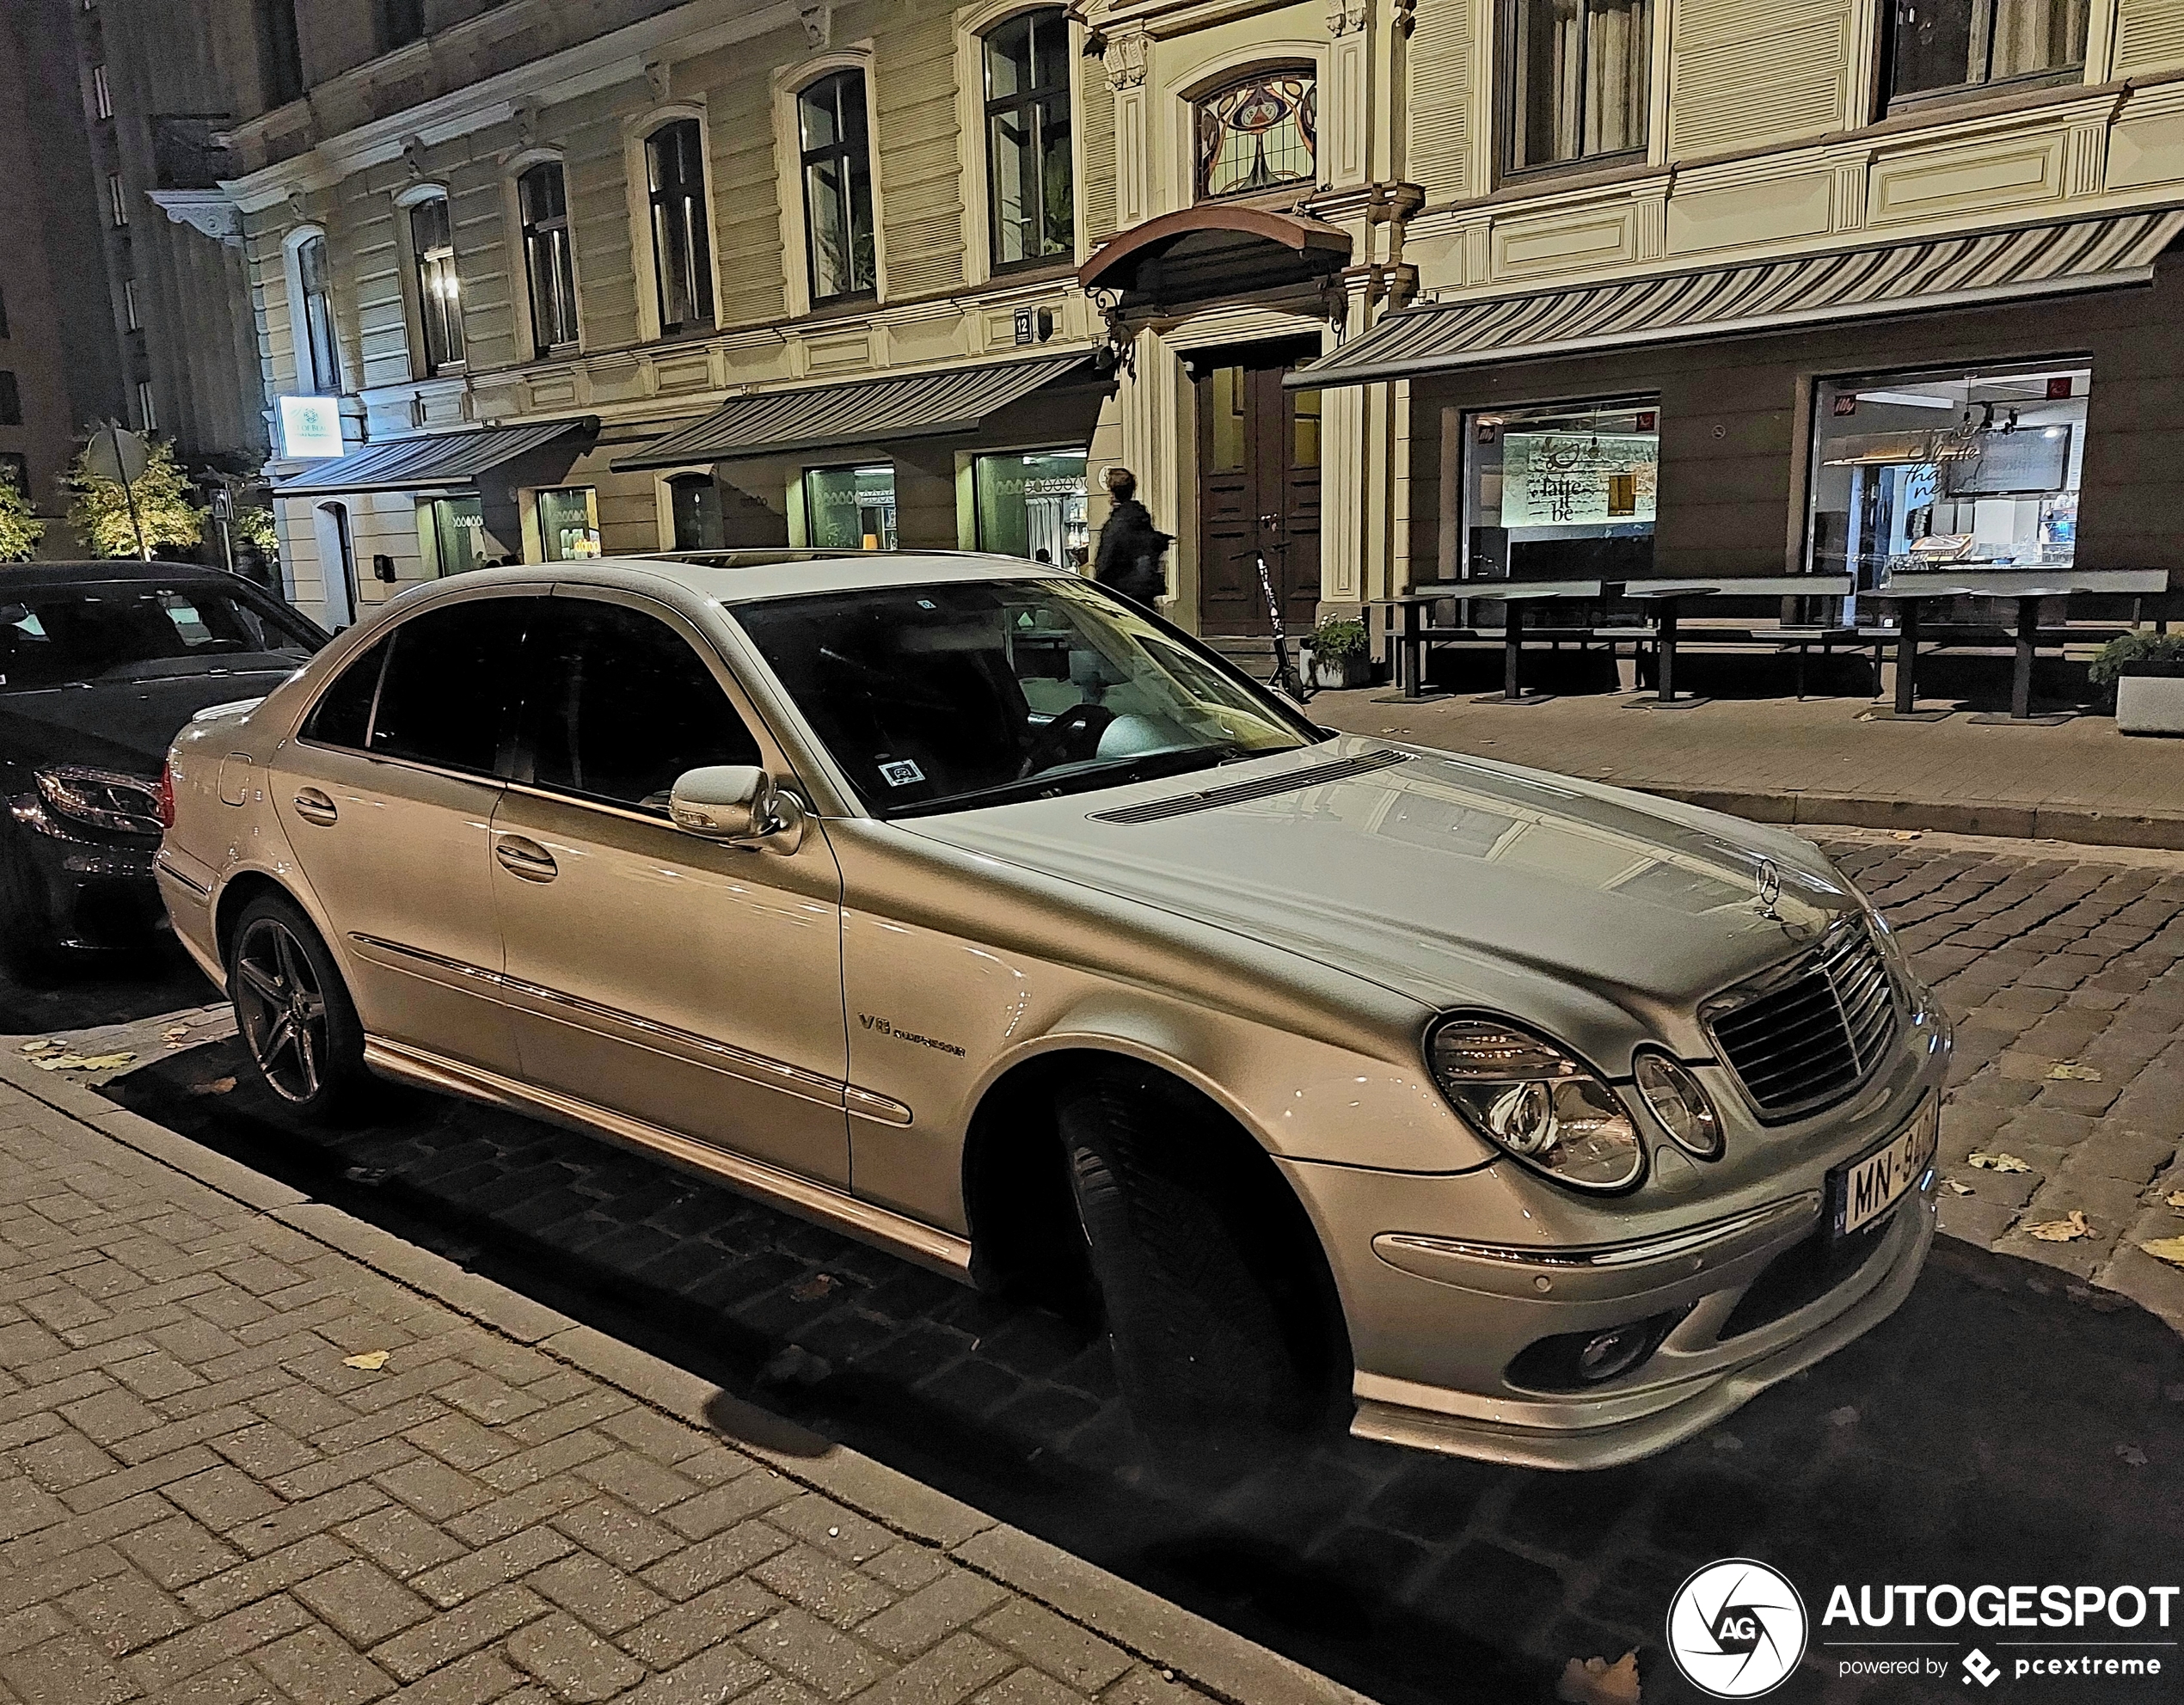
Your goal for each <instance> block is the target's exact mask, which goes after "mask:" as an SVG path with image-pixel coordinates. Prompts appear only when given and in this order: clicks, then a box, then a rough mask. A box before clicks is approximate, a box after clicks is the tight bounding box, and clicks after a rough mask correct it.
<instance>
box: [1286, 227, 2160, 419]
mask: <svg viewBox="0 0 2184 1705" xmlns="http://www.w3.org/2000/svg"><path fill="white" fill-rule="evenodd" d="M2180 230H2184V212H2180V211H2178V210H2176V209H2174V208H2162V209H2156V210H2155V211H2152V212H2142V213H2118V214H2113V215H2110V216H2109V217H2107V218H2097V219H2071V220H2068V221H2064V222H2063V223H2060V224H2039V225H2019V226H2015V227H2013V228H2011V229H2009V230H1991V231H1985V232H1981V233H1978V234H1976V235H1972V236H1947V237H1927V238H1922V239H1920V240H1918V241H1916V242H1895V243H1875V244H1869V245H1867V246H1865V247H1862V248H1844V249H1836V250H1833V251H1831V252H1830V253H1827V254H1822V255H1796V256H1793V257H1790V258H1788V259H1784V260H1780V261H1755V262H1753V263H1751V264H1750V265H1746V266H1740V267H1708V268H1704V269H1699V270H1691V271H1685V272H1675V273H1656V274H1653V275H1652V276H1650V277H1647V278H1636V279H1614V280H1611V281H1610V282H1608V283H1604V284H1595V285H1577V286H1574V287H1570V288H1567V289H1560V290H1549V291H1527V292H1525V294H1523V295H1520V296H1496V297H1486V298H1483V299H1482V300H1478V301H1472V302H1451V303H1436V304H1429V305H1426V306H1421V307H1416V308H1408V309H1405V310H1402V311H1401V312H1400V313H1395V314H1390V316H1388V317H1387V318H1386V319H1384V320H1383V321H1382V322H1380V323H1379V324H1378V325H1377V326H1375V327H1374V328H1372V329H1371V331H1369V332H1367V333H1366V334H1365V335H1364V336H1363V337H1360V338H1358V339H1356V340H1353V342H1351V343H1349V344H1347V345H1346V346H1344V347H1342V348H1340V349H1338V350H1336V351H1334V353H1332V354H1330V355H1328V356H1325V357H1323V358H1322V359H1320V360H1318V361H1316V362H1315V363H1313V364H1312V365H1310V366H1309V367H1304V368H1301V369H1299V370H1298V371H1296V372H1294V373H1291V375H1290V376H1289V377H1288V379H1287V380H1286V381H1285V383H1288V384H1289V385H1291V387H1293V388H1296V389H1320V388H1322V387H1324V386H1328V385H1351V384H1361V383H1365V382H1366V381H1368V380H1372V379H1394V378H1410V377H1415V376H1417V375H1419V374H1423V373H1439V372H1447V371H1452V370H1455V369H1458V368H1465V367H1482V366H1488V365H1500V364H1502V363H1506V362H1510V361H1537V360H1541V359H1548V358H1550V357H1555V356H1563V355H1581V354H1585V353H1589V352H1592V351H1595V350H1607V349H1627V348H1629V347H1632V346H1633V345H1637V344H1660V343H1681V342H1689V341H1691V340H1696V339H1700V338H1709V337H1719V336H1723V335H1726V334H1731V333H1735V332H1758V331H1772V330H1776V329H1778V328H1788V327H1795V326H1809V325H1819V324H1823V323H1825V322H1831V321H1842V320H1866V319H1877V318H1880V317H1882V316H1887V315H1894V314H1911V313H1924V312H1929V311H1930V310H1935V309H1942V308H1964V307H1972V306H1977V305H1979V304H1988V303H2003V302H2015V301H2019V300H2022V299H2024V298H2026V297H2039V296H2059V295H2063V294H2065V293H2070V292H2075V291H2090V290H2104V289H2109V288H2113V287H2114V286H2117V285H2144V284H2149V283H2151V282H2152V279H2153V275H2154V257H2155V256H2156V255H2159V254H2160V253H2161V252H2162V250H2163V249H2164V248H2168V247H2169V243H2170V242H2171V241H2173V240H2174V239H2175V236H2177V234H2178V232H2179V231H2180Z"/></svg>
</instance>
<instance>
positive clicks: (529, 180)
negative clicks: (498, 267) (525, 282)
mask: <svg viewBox="0 0 2184 1705" xmlns="http://www.w3.org/2000/svg"><path fill="white" fill-rule="evenodd" d="M516 205H517V211H518V214H519V216H520V217H521V218H522V220H523V230H524V275H525V278H526V279H529V280H530V284H531V344H532V346H533V347H535V348H536V349H537V352H538V353H539V354H541V355H543V354H545V353H547V352H548V351H549V350H554V349H562V348H566V347H568V346H569V345H571V344H574V342H575V341H576V261H575V257H574V255H572V254H571V253H570V250H569V240H568V188H567V183H566V181H564V179H563V178H562V176H561V166H560V165H559V164H558V163H556V162H554V161H551V160H549V161H546V162H544V163H543V164H540V165H537V166H533V167H532V168H531V169H530V170H529V171H527V172H525V174H524V175H522V176H521V177H519V178H518V179H517V180H516Z"/></svg>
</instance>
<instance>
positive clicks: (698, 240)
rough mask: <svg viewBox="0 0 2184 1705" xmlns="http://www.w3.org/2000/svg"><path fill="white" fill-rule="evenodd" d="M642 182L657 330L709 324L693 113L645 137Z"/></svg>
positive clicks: (708, 257)
mask: <svg viewBox="0 0 2184 1705" xmlns="http://www.w3.org/2000/svg"><path fill="white" fill-rule="evenodd" d="M645 187H646V191H647V195H648V196H649V198H650V199H651V203H652V259H653V277H654V279H657V281H658V284H659V330H660V335H661V336H663V337H666V336H670V335H672V334H674V333H676V332H686V331H691V330H694V329H696V328H700V327H704V326H709V325H711V324H712V323H713V244H712V237H711V233H710V231H709V230H708V229H707V223H706V217H705V142H704V135H703V132H701V131H700V130H699V128H698V123H697V120H696V119H677V120H674V121H672V123H669V124H665V125H662V126H660V127H659V129H658V130H656V131H654V132H653V133H652V134H651V135H650V136H648V137H647V138H645Z"/></svg>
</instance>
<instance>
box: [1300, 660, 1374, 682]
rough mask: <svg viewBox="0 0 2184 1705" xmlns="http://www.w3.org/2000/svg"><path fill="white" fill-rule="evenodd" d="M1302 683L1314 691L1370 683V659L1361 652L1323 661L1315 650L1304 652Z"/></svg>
mask: <svg viewBox="0 0 2184 1705" xmlns="http://www.w3.org/2000/svg"><path fill="white" fill-rule="evenodd" d="M1304 684H1305V685H1306V686H1308V687H1310V688H1311V689H1312V690H1314V691H1316V692H1322V691H1328V690H1334V691H1340V690H1344V689H1346V688H1350V687H1369V686H1371V684H1372V659H1371V658H1370V657H1368V656H1366V655H1365V654H1364V653H1353V655H1351V656H1348V657H1345V658H1340V659H1335V660H1334V661H1332V662H1328V661H1324V660H1322V658H1321V656H1320V654H1319V653H1317V652H1316V651H1308V652H1306V653H1304Z"/></svg>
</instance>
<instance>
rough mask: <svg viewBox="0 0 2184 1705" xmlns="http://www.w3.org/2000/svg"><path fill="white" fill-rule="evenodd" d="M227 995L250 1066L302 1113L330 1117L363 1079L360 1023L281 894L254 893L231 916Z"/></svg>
mask: <svg viewBox="0 0 2184 1705" xmlns="http://www.w3.org/2000/svg"><path fill="white" fill-rule="evenodd" d="M228 996H229V998H230V1000H231V1001H232V1002H233V1003H234V1004H235V1021H236V1028H237V1030H238V1031H239V1032H240V1033H241V1034H242V1045H243V1051H244V1052H245V1053H247V1054H248V1056H249V1058H250V1069H251V1070H252V1071H253V1072H255V1074H256V1076H257V1078H258V1081H259V1082H261V1083H262V1084H264V1085H265V1087H266V1088H267V1090H269V1091H270V1092H271V1093H272V1094H273V1097H274V1099H276V1100H277V1101H281V1102H283V1103H284V1104H285V1105H286V1106H288V1107H292V1108H294V1109H295V1111H296V1112H298V1113H300V1114H302V1115H303V1116H304V1118H305V1119H314V1120H328V1119H333V1118H334V1117H336V1116H337V1115H338V1114H339V1113H340V1112H341V1111H342V1110H343V1109H344V1108H345V1107H347V1106H349V1105H350V1104H351V1103H352V1102H353V1100H354V1098H355V1096H356V1095H357V1093H358V1092H359V1090H360V1089H363V1087H364V1086H365V1083H366V1082H368V1081H369V1080H368V1075H367V1074H366V1072H365V1069H364V1026H363V1024H362V1023H361V1022H360V1021H359V1020H358V1018H357V1009H356V1005H355V1003H353V1002H352V1001H351V1000H350V999H349V991H348V989H347V985H345V984H343V983H342V981H341V972H340V968H339V967H338V966H335V964H334V956H333V954H330V953H328V951H327V948H326V943H325V942H324V941H321V940H320V939H319V933H318V931H317V930H316V929H314V928H313V927H312V925H311V921H310V918H309V917H305V916H304V910H303V908H302V907H301V906H299V905H297V904H296V903H295V902H294V901H293V900H291V899H290V898H288V897H287V896H286V895H285V894H261V895H260V896H259V897H258V898H256V899H255V900H252V901H251V902H250V903H249V904H248V905H246V906H244V907H243V909H242V917H239V918H237V919H236V926H235V935H234V936H233V938H232V939H231V940H230V943H229V946H228Z"/></svg>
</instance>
